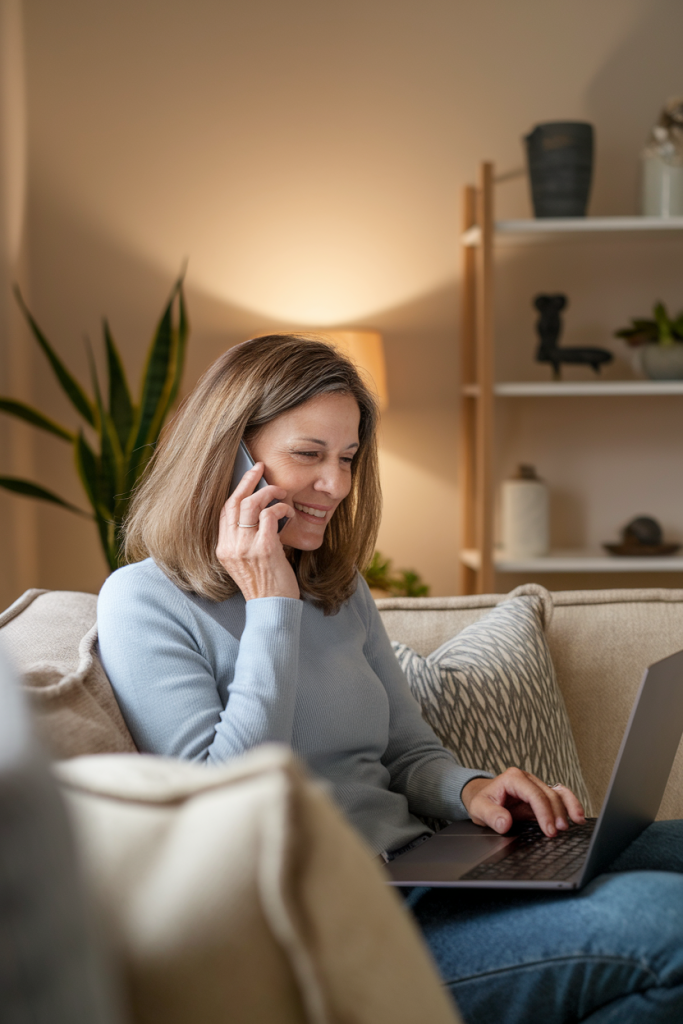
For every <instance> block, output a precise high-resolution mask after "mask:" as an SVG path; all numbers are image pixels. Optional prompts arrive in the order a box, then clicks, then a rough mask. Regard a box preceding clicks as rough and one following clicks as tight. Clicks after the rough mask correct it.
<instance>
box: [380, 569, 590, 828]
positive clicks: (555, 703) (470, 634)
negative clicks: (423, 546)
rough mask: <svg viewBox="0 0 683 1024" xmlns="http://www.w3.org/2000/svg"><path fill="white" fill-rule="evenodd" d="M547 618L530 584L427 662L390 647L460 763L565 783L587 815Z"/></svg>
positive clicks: (548, 603) (547, 602)
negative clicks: (548, 637) (519, 771)
mask: <svg viewBox="0 0 683 1024" xmlns="http://www.w3.org/2000/svg"><path fill="white" fill-rule="evenodd" d="M552 616H553V601H552V597H551V595H550V594H549V593H548V591H547V590H545V589H544V588H543V587H540V586H538V584H536V583H530V584H526V585H525V586H522V587H518V588H517V589H516V590H513V591H512V593H511V594H510V595H508V597H507V598H506V599H505V600H504V601H501V603H500V604H498V605H496V606H495V608H491V609H490V610H488V611H487V612H486V614H485V615H484V616H483V617H482V618H481V619H479V620H478V621H477V622H473V623H471V624H470V625H469V626H465V628H464V629H463V630H461V631H460V632H459V633H457V634H456V635H455V636H454V637H450V638H449V639H448V640H446V641H445V643H443V644H441V646H440V647H438V648H437V649H436V650H435V651H433V652H432V653H431V654H430V655H428V657H426V658H423V657H422V656H421V655H419V654H417V653H416V652H415V651H413V649H412V648H410V647H407V646H406V645H405V644H400V643H398V642H397V641H394V642H393V645H392V646H393V648H394V652H395V654H396V657H397V658H398V661H399V664H400V666H401V668H402V669H403V671H404V672H405V674H406V677H407V679H408V683H409V685H410V688H411V690H412V692H413V696H414V697H415V698H416V700H417V701H418V702H419V704H420V707H421V709H422V715H423V717H424V718H425V720H426V721H427V722H428V723H429V724H430V725H431V727H432V728H433V729H434V732H435V733H436V735H437V736H438V737H439V739H440V740H441V742H442V743H443V745H444V746H445V747H447V748H448V749H449V750H452V751H453V753H454V754H455V755H456V757H457V758H458V760H459V761H460V763H461V764H466V765H476V766H477V767H479V768H484V769H486V770H487V771H489V772H492V773H493V774H494V775H498V774H499V773H500V772H504V771H505V769H506V768H509V767H510V765H515V766H517V767H519V768H523V769H524V770H525V771H528V772H532V773H533V774H534V775H535V776H536V777H537V778H540V779H542V780H544V781H547V782H549V783H550V784H554V783H555V782H563V783H564V784H565V785H566V786H568V787H569V788H570V789H571V790H572V791H573V792H574V793H576V795H577V796H578V798H579V800H580V801H581V803H582V804H583V807H584V809H585V810H586V813H587V814H590V813H591V808H590V800H589V798H588V793H587V791H586V784H585V782H584V779H583V775H582V773H581V766H580V764H579V758H578V754H577V752H576V744H575V742H574V737H573V735H572V729H571V726H570V724H569V718H568V717H567V711H566V708H565V706H564V700H563V699H562V694H561V692H560V690H559V687H558V685H557V679H556V676H555V669H554V667H553V663H552V658H551V656H550V651H549V649H548V644H547V641H546V636H545V632H546V630H547V629H548V627H549V626H550V623H551V621H552Z"/></svg>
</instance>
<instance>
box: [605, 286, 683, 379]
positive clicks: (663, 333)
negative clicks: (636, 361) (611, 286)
mask: <svg viewBox="0 0 683 1024" xmlns="http://www.w3.org/2000/svg"><path fill="white" fill-rule="evenodd" d="M652 315H653V319H651V320H639V319H632V320H631V326H630V327H621V328H620V329H619V330H618V331H615V332H614V334H615V336H616V337H617V338H623V339H624V341H626V342H627V343H628V344H629V345H631V346H633V347H634V348H635V347H637V348H639V354H640V365H641V366H642V369H643V373H644V374H645V376H646V377H649V378H650V380H683V312H681V313H679V314H678V316H677V317H676V318H675V319H672V318H671V317H670V316H669V314H668V312H667V309H666V306H665V305H664V303H663V302H657V303H656V304H655V305H654V307H653V309H652Z"/></svg>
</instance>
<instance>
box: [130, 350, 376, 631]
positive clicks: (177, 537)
mask: <svg viewBox="0 0 683 1024" xmlns="http://www.w3.org/2000/svg"><path fill="white" fill-rule="evenodd" d="M331 393H336V394H345V395H351V396H353V398H355V400H356V401H357V402H358V406H359V408H360V425H359V448H358V451H357V454H356V456H355V458H354V460H353V463H352V481H353V482H352V486H351V491H350V493H349V494H348V496H347V497H346V498H344V500H343V501H342V502H341V503H340V504H339V505H338V507H337V508H336V510H335V512H334V515H333V516H332V519H331V520H330V522H329V524H328V526H327V529H326V530H325V536H324V540H323V543H322V545H321V547H320V548H318V549H317V550H316V551H295V552H294V553H293V563H294V568H295V571H296V574H297V578H298V580H299V586H300V587H301V590H302V593H304V594H305V595H306V596H307V597H308V598H309V599H311V600H312V601H313V602H314V603H315V604H317V605H318V606H319V607H322V608H323V609H324V611H325V613H326V614H330V613H333V612H335V611H337V610H338V608H339V607H340V605H341V604H342V602H343V601H346V600H347V599H348V598H349V597H350V596H351V594H352V593H353V591H354V589H355V586H356V568H357V567H358V568H360V569H363V568H364V567H365V566H366V565H367V563H368V562H369V561H370V558H371V557H372V552H373V549H374V545H375V540H376V537H377V530H378V528H379V519H380V513H381V492H380V486H379V473H378V467H377V442H376V430H377V417H378V413H377V404H376V400H375V398H374V396H373V394H372V392H371V391H370V389H369V388H368V387H367V386H366V384H365V383H364V382H363V380H362V378H361V376H360V374H359V373H358V371H357V369H356V368H355V366H354V365H353V363H351V361H350V360H349V359H347V358H346V357H345V356H343V355H342V354H341V353H339V352H338V351H337V350H336V349H334V348H333V347H332V346H331V345H329V344H327V343H326V342H324V341H321V340H320V339H318V338H316V337H315V336H311V335H303V334H267V335H263V336H262V337H259V338H252V339H251V340H250V341H245V342H243V343H242V344H241V345H236V346H235V347H234V348H231V349H229V350H228V351H227V352H226V353H225V354H224V355H222V356H221V357H220V358H219V359H217V360H216V362H215V363H214V364H213V365H212V366H210V367H209V369H208V370H207V371H206V373H205V374H204V376H203V377H202V378H201V380H200V381H199V383H198V384H197V386H196V387H195V389H194V390H193V391H192V393H191V394H190V395H189V396H188V398H187V399H186V400H185V402H184V403H183V405H182V407H181V409H180V410H179V412H178V413H177V415H176V416H175V418H174V419H173V421H172V422H171V423H170V424H169V425H168V427H167V428H166V430H165V431H164V433H163V435H162V437H161V439H160V441H159V444H158V446H157V449H156V451H155V453H154V456H153V458H152V460H151V461H150V464H149V467H148V469H147V472H146V474H145V476H144V478H143V480H142V482H141V484H140V485H139V487H138V489H137V491H136V493H135V495H134V497H133V501H132V503H131V510H130V514H129V516H128V519H127V522H126V527H125V554H126V559H127V561H129V562H137V561H140V560H141V559H143V558H147V557H149V556H151V557H152V558H153V559H154V561H155V562H156V563H157V565H158V566H159V568H160V569H162V570H163V572H164V573H165V574H166V575H167V576H168V578H169V579H170V580H172V581H173V583H175V584H176V585H177V586H179V587H181V588H182V589H183V590H187V591H191V592H193V593H195V594H199V595H201V596H202V597H207V598H210V599H211V600H213V601H223V600H225V599H226V598H228V597H231V596H232V595H233V594H235V593H237V591H238V589H239V588H238V587H237V584H236V583H235V581H234V580H233V579H232V578H231V576H229V575H228V573H227V572H226V571H225V569H224V568H223V566H222V565H221V564H220V562H219V561H218V559H217V557H216V544H217V541H218V520H219V516H220V513H221V509H222V508H223V505H224V504H225V501H226V500H227V497H228V491H229V486H230V481H231V478H232V471H233V466H234V462H235V458H236V456H237V448H238V446H239V442H240V440H241V439H242V438H244V439H245V440H246V442H247V444H248V443H249V441H250V440H253V438H254V437H255V436H256V435H257V434H258V432H259V430H260V429H261V427H263V426H265V424H266V423H269V422H270V421H271V420H274V419H275V418H276V417H277V416H280V415H281V414H282V413H284V412H287V411H288V410H289V409H294V408H296V406H299V405H302V404H303V403H304V402H308V401H309V400H310V399H311V398H316V397H317V396H318V395H323V394H331Z"/></svg>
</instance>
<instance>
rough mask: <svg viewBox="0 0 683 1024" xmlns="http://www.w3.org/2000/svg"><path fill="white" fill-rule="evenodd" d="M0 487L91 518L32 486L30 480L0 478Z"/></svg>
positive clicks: (43, 490) (47, 492)
mask: <svg viewBox="0 0 683 1024" xmlns="http://www.w3.org/2000/svg"><path fill="white" fill-rule="evenodd" d="M0 487H4V488H5V490H6V491H12V492H13V493H14V494H23V495H24V497H25V498H40V500H41V501H51V502H52V503H53V504H55V505H61V506H62V507H63V508H68V509H69V511H70V512H77V513H78V515H79V516H87V517H88V519H90V518H91V516H90V513H89V512H84V511H83V509H82V508H78V506H77V505H72V504H71V502H70V501H65V500H64V498H60V497H59V495H58V494H55V493H54V492H53V491H48V490H47V488H46V487H40V486H39V485H38V484H33V483H31V481H30V480H21V479H19V477H16V476H0Z"/></svg>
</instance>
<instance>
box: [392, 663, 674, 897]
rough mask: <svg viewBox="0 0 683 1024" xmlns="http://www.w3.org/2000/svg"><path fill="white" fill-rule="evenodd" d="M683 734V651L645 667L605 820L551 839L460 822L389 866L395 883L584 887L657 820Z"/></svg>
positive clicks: (523, 828) (529, 827) (530, 830)
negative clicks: (501, 833)
mask: <svg viewBox="0 0 683 1024" xmlns="http://www.w3.org/2000/svg"><path fill="white" fill-rule="evenodd" d="M682 734H683V651H679V652H678V653H677V654H672V655H671V656H670V657H668V658H664V659H663V660H662V661H658V662H656V663H655V664H654V665H651V666H650V667H649V668H648V669H647V670H646V672H645V675H644V677H643V680H642V682H641V684H640V689H639V690H638V694H637V696H636V700H635V704H634V705H633V710H632V711H631V716H630V718H629V721H628V725H627V727H626V732H625V734H624V738H623V740H622V742H621V747H620V749H619V754H618V757H617V760H616V763H615V765H614V770H613V771H612V778H611V780H610V784H609V787H608V790H607V796H606V797H605V802H604V804H603V807H602V811H601V812H600V817H599V818H597V819H596V818H592V819H588V820H587V822H586V824H585V825H574V824H570V827H569V829H568V830H567V831H566V832H561V833H558V835H557V836H556V837H554V838H548V837H547V836H545V835H544V834H543V832H541V829H540V827H539V826H538V825H537V824H536V823H532V824H530V823H523V824H517V825H515V826H514V827H513V829H511V831H510V832H508V833H506V835H503V836H501V835H498V833H497V832H494V831H493V829H490V828H483V827H481V826H479V825H475V824H474V823H473V822H471V821H456V822H453V824H452V825H448V826H447V827H446V828H444V829H442V831H441V832H436V833H435V834H434V835H432V836H430V837H429V839H427V840H426V841H425V842H423V843H421V844H420V845H419V846H415V847H413V848H412V849H411V850H407V851H406V852H405V853H402V854H400V855H399V856H398V857H396V858H394V860H392V861H390V862H389V863H388V864H387V865H386V870H387V871H388V873H389V876H390V877H389V883H390V884H391V885H397V886H404V885H428V886H446V887H456V886H457V887H467V888H487V889H493V888H503V889H580V888H581V887H582V886H584V885H586V883H587V882H589V881H590V880H591V879H592V878H594V877H595V876H596V875H599V874H600V872H601V871H603V870H604V869H605V868H606V867H608V866H609V864H611V862H612V861H613V860H614V859H615V858H616V857H617V856H618V855H619V854H620V853H621V852H622V850H625V849H626V847H627V846H628V845H629V844H630V843H631V842H633V840H634V839H636V838H637V837H638V836H639V835H640V833H641V832H642V831H643V830H644V829H645V828H647V826H648V825H649V824H650V823H651V822H653V821H654V820H655V816H656V814H657V811H658V810H659V805H660V803H661V801H662V796H663V795H664V790H665V789H666V784H667V781H668V779H669V774H670V772H671V767H672V765H673V762H674V757H675V756H676V751H677V749H678V744H679V742H680V739H681V735H682Z"/></svg>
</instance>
